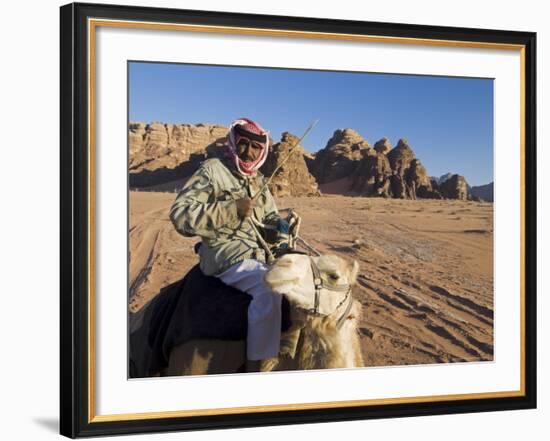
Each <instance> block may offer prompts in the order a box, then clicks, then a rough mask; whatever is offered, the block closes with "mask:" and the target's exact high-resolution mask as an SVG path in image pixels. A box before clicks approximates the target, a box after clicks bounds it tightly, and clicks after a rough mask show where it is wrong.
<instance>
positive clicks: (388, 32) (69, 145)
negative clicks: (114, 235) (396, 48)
mask: <svg viewBox="0 0 550 441" xmlns="http://www.w3.org/2000/svg"><path fill="white" fill-rule="evenodd" d="M92 17H93V18H99V19H116V20H125V21H147V22H150V23H185V24H196V25H209V26H210V25H211V26H231V27H245V28H251V27H252V28H256V29H275V30H292V31H304V32H315V33H336V34H339V33H342V34H348V35H367V36H368V35H371V36H379V37H398V38H406V39H420V40H432V41H433V40H437V41H440V42H442V43H443V44H444V43H445V42H451V41H452V42H463V43H489V44H503V45H518V46H521V50H522V51H523V57H524V73H523V75H524V83H523V84H524V91H523V94H524V113H523V117H524V146H523V148H524V158H525V163H524V170H523V173H524V191H525V193H524V195H523V196H524V213H523V215H524V216H523V218H524V225H523V228H524V231H523V234H524V241H525V247H524V250H525V253H524V255H523V256H522V258H523V259H524V278H523V282H522V283H523V284H524V286H523V290H524V295H525V298H524V317H523V322H524V345H523V348H524V350H523V354H522V355H523V357H524V370H523V372H524V379H523V381H524V388H523V392H524V393H523V394H521V395H517V396H509V397H507V396H495V397H491V398H481V399H480V398H476V399H464V400H462V399H459V400H456V399H454V400H437V401H433V402H414V403H394V404H379V405H368V406H350V407H346V406H342V407H331V408H323V409H300V410H280V411H269V412H255V413H231V414H219V415H202V416H185V417H158V418H147V419H126V418H124V417H122V418H120V419H117V420H102V419H101V418H99V419H98V418H96V417H95V415H94V412H93V409H90V396H89V387H90V382H92V383H91V384H92V386H93V378H92V380H91V379H90V378H91V377H90V375H91V374H90V372H89V360H90V357H91V355H90V347H89V339H88V337H89V336H88V332H89V325H90V323H89V312H90V311H89V308H90V307H91V306H90V303H89V291H88V278H89V277H93V274H91V275H90V267H89V262H88V255H89V245H88V244H89V242H90V237H89V233H88V231H89V222H90V218H89V205H88V198H89V192H90V188H89V179H90V176H89V165H90V164H89V163H88V160H89V155H88V153H89V152H88V148H89V145H88V137H89V130H90V127H89V119H88V116H89V109H90V107H89V106H90V102H89V99H88V80H89V78H88V55H89V54H88V34H87V20H88V19H89V18H92ZM60 25H61V27H60V54H61V57H60V58H61V59H60V89H61V94H60V108H61V110H60V143H61V145H60V182H61V185H60V196H61V203H60V233H61V241H60V256H61V257H60V317H61V321H60V348H61V352H60V353H61V356H60V385H61V387H60V432H61V434H62V435H65V436H67V437H71V438H75V437H83V436H100V435H116V434H128V433H145V432H165V431H176V430H197V429H216V428H231V427H253V426H264V425H280V424H295V423H313V422H327V421H348V420H357V419H371V418H382V417H383V418H392V417H402V416H414V415H438V414H448V413H465V412H484V411H497V410H510V409H528V408H534V407H536V382H537V380H536V378H537V377H536V136H535V135H536V34H535V33H531V32H512V31H502V30H489V29H467V28H449V27H441V26H419V25H410V24H394V23H375V22H359V21H349V20H328V19H314V18H304V17H284V16H271V15H252V14H238V13H225V12H224V13H222V12H209V11H194V10H176V9H164V8H146V7H129V6H119V5H98V4H79V3H73V4H68V5H65V6H62V7H61V9H60ZM92 239H93V238H92ZM92 307H93V305H92ZM92 355H93V354H92Z"/></svg>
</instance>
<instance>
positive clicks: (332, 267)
mask: <svg viewBox="0 0 550 441" xmlns="http://www.w3.org/2000/svg"><path fill="white" fill-rule="evenodd" d="M312 261H313V263H314V265H315V266H316V267H317V268H318V270H319V275H320V277H321V279H322V286H323V287H322V288H321V289H320V292H319V296H318V307H317V308H316V311H317V312H318V314H320V315H323V316H328V315H330V314H332V313H333V312H335V311H336V309H338V307H339V306H341V305H342V303H343V302H344V301H345V300H346V297H347V295H348V294H347V291H348V288H350V287H351V285H353V284H354V283H355V281H356V278H357V273H358V271H359V265H358V263H357V262H356V261H353V263H350V262H347V261H346V260H344V259H342V258H341V257H338V256H336V255H325V256H320V257H310V256H306V255H303V254H287V255H285V256H283V257H281V258H280V259H278V260H277V261H276V262H275V263H274V264H273V266H272V267H271V268H270V269H269V271H268V272H267V273H266V275H265V282H266V284H267V285H268V286H269V287H270V288H271V289H272V290H273V291H275V292H278V293H280V294H283V295H284V296H286V297H287V299H288V300H289V302H290V304H291V305H292V306H293V307H295V308H298V309H301V310H303V311H312V310H314V308H315V284H314V273H313V271H314V270H313V268H312Z"/></svg>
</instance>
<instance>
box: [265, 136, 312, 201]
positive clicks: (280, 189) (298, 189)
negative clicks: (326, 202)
mask: <svg viewBox="0 0 550 441" xmlns="http://www.w3.org/2000/svg"><path fill="white" fill-rule="evenodd" d="M296 141H298V137H296V136H294V135H292V134H291V133H289V132H284V133H283V135H282V137H281V141H280V142H278V143H277V144H274V145H272V147H271V152H270V153H269V156H268V157H267V160H266V162H265V164H264V165H263V166H262V168H261V169H260V171H261V172H262V173H263V174H264V175H265V176H266V177H268V178H269V177H270V176H271V174H272V173H273V172H274V170H275V169H276V168H277V166H278V165H279V164H281V162H282V161H284V160H285V158H286V157H287V156H288V154H289V152H290V149H291V148H292V147H293V146H294V145H295V143H296ZM310 156H311V155H310V154H309V153H308V152H307V151H306V150H304V149H303V147H302V146H301V145H299V146H298V147H297V148H296V149H295V150H294V151H293V153H292V154H291V156H290V157H289V158H288V160H286V162H285V163H284V164H283V165H282V166H281V168H280V169H279V170H278V171H277V173H276V174H275V176H274V178H273V180H272V181H271V182H270V184H269V189H270V190H271V193H272V194H273V195H274V196H278V197H281V196H320V194H321V192H320V191H319V187H318V186H317V181H316V180H315V178H314V177H313V176H312V175H311V174H310V173H309V170H308V168H307V164H306V158H310Z"/></svg>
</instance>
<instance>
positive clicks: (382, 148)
mask: <svg viewBox="0 0 550 441" xmlns="http://www.w3.org/2000/svg"><path fill="white" fill-rule="evenodd" d="M391 149H392V146H391V143H390V141H389V139H388V138H386V137H384V138H382V139H380V140H378V141H376V143H375V144H374V150H376V151H377V152H378V153H383V154H384V155H387V154H388V152H389V151H390V150H391Z"/></svg>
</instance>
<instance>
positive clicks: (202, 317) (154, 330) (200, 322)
mask: <svg viewBox="0 0 550 441" xmlns="http://www.w3.org/2000/svg"><path fill="white" fill-rule="evenodd" d="M251 299H252V297H251V296H250V295H248V294H246V293H245V292H242V291H239V290H237V289H235V288H233V287H230V286H228V285H226V284H224V283H223V282H222V281H221V280H220V279H218V278H217V277H213V276H205V275H204V274H203V273H202V271H201V270H200V268H199V265H196V266H195V267H193V268H192V269H191V270H190V271H189V272H188V273H187V274H186V275H185V277H184V278H183V279H181V280H178V281H177V282H174V283H172V284H170V285H168V286H166V287H164V288H162V289H161V291H160V292H159V293H158V294H157V295H156V296H155V297H154V298H153V300H151V301H150V302H149V303H148V304H147V305H145V306H144V307H143V309H142V311H140V314H142V317H141V319H142V321H141V326H139V327H137V329H135V330H133V331H132V332H131V334H130V339H129V345H130V365H129V372H130V377H131V378H143V377H151V376H154V375H155V374H156V373H158V372H159V371H160V370H161V369H163V368H165V367H166V366H168V360H169V357H170V352H171V351H172V349H173V348H174V347H175V346H178V345H180V344H182V343H185V342H187V341H190V340H195V339H216V340H245V339H246V335H247V327H248V326H247V325H248V315H247V312H248V305H249V304H250V301H251ZM289 311H290V306H289V304H288V301H287V300H286V298H285V297H283V301H282V320H281V331H282V332H285V331H286V330H288V329H289V327H290V319H289Z"/></svg>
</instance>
